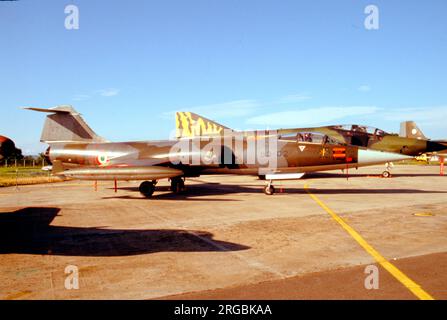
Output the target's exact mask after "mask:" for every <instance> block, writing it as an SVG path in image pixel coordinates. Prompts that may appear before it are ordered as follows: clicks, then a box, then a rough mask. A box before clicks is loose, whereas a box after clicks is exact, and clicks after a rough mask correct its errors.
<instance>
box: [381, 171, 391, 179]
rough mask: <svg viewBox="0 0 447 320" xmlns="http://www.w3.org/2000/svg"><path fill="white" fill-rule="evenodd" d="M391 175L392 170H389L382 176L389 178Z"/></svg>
mask: <svg viewBox="0 0 447 320" xmlns="http://www.w3.org/2000/svg"><path fill="white" fill-rule="evenodd" d="M389 177H391V172H389V171H388V170H386V171H384V172H382V178H389Z"/></svg>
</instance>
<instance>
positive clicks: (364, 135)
mask: <svg viewBox="0 0 447 320" xmlns="http://www.w3.org/2000/svg"><path fill="white" fill-rule="evenodd" d="M276 131H277V133H278V134H279V136H280V137H281V138H285V137H287V136H293V135H294V134H295V135H297V136H296V138H297V139H298V140H303V141H305V140H306V137H305V136H303V135H302V133H303V132H307V133H309V132H318V133H321V134H324V135H327V136H328V137H330V138H331V139H333V140H334V141H335V142H338V143H341V144H344V145H353V146H359V147H364V148H368V149H371V150H378V151H386V152H393V153H399V154H403V155H408V156H413V157H416V156H419V155H421V154H424V153H444V152H445V151H447V141H441V140H440V141H432V140H430V139H428V138H426V137H425V136H424V134H423V133H422V131H421V130H420V129H419V128H418V127H417V126H416V124H415V123H414V122H413V121H407V122H403V123H402V124H401V130H400V134H399V135H398V134H391V133H387V132H385V131H384V130H381V129H378V128H373V127H368V126H362V125H356V124H353V125H332V126H323V127H311V128H291V129H278V130H276ZM224 132H226V133H227V134H230V135H231V134H238V133H240V132H238V131H233V130H231V129H229V128H227V127H225V126H223V125H221V124H219V123H217V122H215V121H213V120H209V119H207V118H205V117H202V116H200V115H198V114H195V113H193V112H177V113H176V137H177V138H192V137H197V136H206V135H211V136H212V135H222V134H223V133H224ZM252 132H255V131H245V133H247V134H251V133H252ZM383 176H384V177H389V176H390V172H389V171H388V170H386V171H384V172H383Z"/></svg>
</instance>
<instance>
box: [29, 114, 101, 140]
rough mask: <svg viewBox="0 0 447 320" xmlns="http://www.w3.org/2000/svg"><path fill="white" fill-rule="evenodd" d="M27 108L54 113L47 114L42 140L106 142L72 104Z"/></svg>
mask: <svg viewBox="0 0 447 320" xmlns="http://www.w3.org/2000/svg"><path fill="white" fill-rule="evenodd" d="M25 109H27V110H33V111H39V112H47V113H52V114H51V115H48V116H47V119H46V121H45V125H44V128H43V131H42V136H41V138H40V141H41V142H45V143H48V144H50V143H56V142H68V143H69V142H105V141H106V140H104V139H103V138H101V137H100V136H98V135H97V134H96V133H95V132H94V131H93V130H92V129H91V128H90V127H89V126H88V124H87V123H86V122H85V121H84V119H83V118H82V117H81V115H80V114H79V113H78V112H77V111H76V110H75V109H74V108H73V107H72V106H70V105H61V106H57V107H54V108H50V109H42V108H25Z"/></svg>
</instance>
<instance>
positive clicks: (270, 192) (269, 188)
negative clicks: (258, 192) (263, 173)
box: [264, 180, 275, 196]
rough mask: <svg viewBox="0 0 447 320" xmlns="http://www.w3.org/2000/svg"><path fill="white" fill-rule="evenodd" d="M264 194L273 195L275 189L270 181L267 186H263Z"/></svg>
mask: <svg viewBox="0 0 447 320" xmlns="http://www.w3.org/2000/svg"><path fill="white" fill-rule="evenodd" d="M264 193H265V194H266V195H269V196H271V195H273V194H274V193H275V187H274V186H273V185H272V180H269V182H268V184H267V185H266V186H265V188H264Z"/></svg>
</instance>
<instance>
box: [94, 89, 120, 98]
mask: <svg viewBox="0 0 447 320" xmlns="http://www.w3.org/2000/svg"><path fill="white" fill-rule="evenodd" d="M119 92H120V90H119V89H114V88H109V89H102V90H98V93H99V94H100V95H101V96H103V97H113V96H116V95H117V94H118V93H119Z"/></svg>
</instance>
